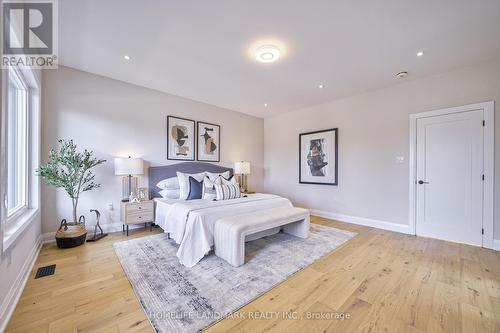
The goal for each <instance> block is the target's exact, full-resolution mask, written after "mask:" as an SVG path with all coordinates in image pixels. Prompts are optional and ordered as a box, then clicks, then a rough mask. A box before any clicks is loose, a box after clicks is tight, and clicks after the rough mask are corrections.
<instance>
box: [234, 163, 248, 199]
mask: <svg viewBox="0 0 500 333" xmlns="http://www.w3.org/2000/svg"><path fill="white" fill-rule="evenodd" d="M234 173H235V174H236V175H240V179H241V181H240V187H241V191H242V192H243V193H246V192H247V191H248V189H247V185H248V184H247V175H249V174H250V163H249V162H243V161H241V162H236V163H234Z"/></svg>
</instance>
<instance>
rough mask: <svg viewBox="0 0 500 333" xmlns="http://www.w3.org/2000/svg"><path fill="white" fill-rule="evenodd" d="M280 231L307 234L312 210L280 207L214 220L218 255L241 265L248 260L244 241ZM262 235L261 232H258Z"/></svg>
mask: <svg viewBox="0 0 500 333" xmlns="http://www.w3.org/2000/svg"><path fill="white" fill-rule="evenodd" d="M280 229H281V231H283V232H285V233H287V234H290V235H293V236H297V237H300V238H307V237H308V236H309V210H307V209H304V208H298V207H279V208H272V209H266V210H260V211H256V212H252V213H248V214H241V215H234V216H231V217H225V218H222V219H220V220H217V222H215V228H214V242H215V255H217V256H218V257H219V258H222V259H224V260H226V261H227V262H228V263H230V264H231V265H233V266H235V267H238V266H241V265H243V264H244V263H245V241H246V240H247V241H248V240H254V239H257V238H261V237H264V236H266V235H269V234H270V233H266V231H272V232H271V234H272V233H276V232H279V231H280ZM259 235H260V236H259Z"/></svg>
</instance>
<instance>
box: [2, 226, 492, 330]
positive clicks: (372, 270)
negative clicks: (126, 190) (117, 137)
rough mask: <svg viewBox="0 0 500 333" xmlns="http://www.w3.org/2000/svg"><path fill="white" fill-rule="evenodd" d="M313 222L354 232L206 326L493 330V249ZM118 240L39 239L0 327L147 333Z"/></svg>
mask: <svg viewBox="0 0 500 333" xmlns="http://www.w3.org/2000/svg"><path fill="white" fill-rule="evenodd" d="M312 220H313V222H315V223H319V224H324V225H330V226H335V227H337V228H340V229H345V230H351V231H355V232H357V233H358V236H356V237H355V238H354V239H352V240H351V241H349V242H347V243H346V244H345V245H344V246H342V247H341V248H339V249H337V250H336V251H334V252H332V253H331V254H329V255H327V256H325V257H323V258H322V259H320V260H318V261H317V262H315V263H314V264H313V265H311V266H309V267H307V268H306V269H304V270H303V271H301V272H299V273H297V274H296V275H294V276H293V277H292V278H290V279H288V280H287V281H285V282H284V283H282V284H280V285H279V286H277V287H276V288H274V289H272V290H270V291H269V292H267V293H266V294H264V295H262V296H261V297H259V298H257V299H256V300H255V301H253V302H251V303H250V304H248V305H247V306H245V307H243V308H242V309H240V311H238V312H237V313H236V314H235V315H234V316H233V317H232V318H228V319H225V320H223V321H220V322H219V323H217V324H215V325H214V326H212V327H210V328H209V329H208V332H263V331H266V332H267V331H269V332H287V333H290V332H415V333H419V332H481V333H485V332H500V253H499V252H496V251H492V250H486V249H481V248H476V247H472V246H467V245H460V244H454V243H450V242H444V241H439V240H433V239H427V238H420V237H418V238H417V237H414V236H408V235H403V234H398V233H393V232H389V231H383V230H379V229H372V228H367V227H362V226H356V225H350V224H345V223H339V222H333V221H329V220H326V219H321V218H317V217H313V219H312ZM154 232H158V231H154ZM146 235H150V232H149V231H144V230H140V231H134V232H132V233H131V236H130V237H129V238H131V237H142V236H146ZM125 239H126V237H125V236H124V235H122V234H121V233H115V234H111V235H110V236H108V237H107V238H105V239H103V240H101V241H99V242H97V243H88V244H86V245H85V246H81V247H78V248H74V249H67V250H59V249H57V248H56V247H55V245H53V244H51V245H45V246H44V247H43V249H42V250H41V252H40V255H39V257H38V259H37V262H36V264H35V267H34V270H33V272H31V276H30V279H29V281H28V283H27V285H26V289H25V290H24V292H23V295H22V297H21V299H20V301H19V304H18V305H17V308H16V310H15V312H14V315H13V317H12V319H11V321H10V323H9V326H8V328H7V332H152V328H151V327H150V324H149V321H148V319H147V317H146V316H145V314H144V312H143V310H142V309H141V306H140V304H139V302H138V301H137V299H136V297H135V295H134V292H133V290H132V288H131V286H130V284H129V282H128V280H127V277H126V276H125V273H124V272H123V270H122V268H121V266H120V264H119V262H118V259H117V257H116V256H115V253H114V250H113V248H112V244H113V243H114V242H117V241H121V240H125ZM52 263H55V264H57V271H56V274H55V275H54V276H51V277H45V278H42V279H38V280H34V279H33V277H34V274H35V271H36V269H37V268H38V267H40V266H44V265H46V264H52ZM340 314H344V315H345V316H348V317H346V318H345V319H341V318H338V316H340ZM264 315H265V316H266V317H267V319H264ZM328 316H330V317H332V318H328ZM335 316H337V317H335ZM249 317H251V318H249ZM311 317H314V318H316V319H315V320H313V319H311ZM308 318H309V319H308Z"/></svg>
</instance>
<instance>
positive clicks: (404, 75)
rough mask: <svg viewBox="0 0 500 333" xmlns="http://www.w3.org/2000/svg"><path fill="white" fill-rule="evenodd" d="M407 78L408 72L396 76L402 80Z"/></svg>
mask: <svg viewBox="0 0 500 333" xmlns="http://www.w3.org/2000/svg"><path fill="white" fill-rule="evenodd" d="M407 76H408V72H405V71H403V72H399V73H397V74H396V77H397V78H400V79H402V78H404V77H407Z"/></svg>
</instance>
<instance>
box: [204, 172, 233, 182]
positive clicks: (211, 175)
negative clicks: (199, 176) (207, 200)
mask: <svg viewBox="0 0 500 333" xmlns="http://www.w3.org/2000/svg"><path fill="white" fill-rule="evenodd" d="M205 174H206V176H207V177H208V179H210V180H211V181H214V180H216V179H217V177H219V176H222V177H224V178H226V179H229V171H224V172H219V173H216V172H215V173H214V172H208V171H205Z"/></svg>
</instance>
